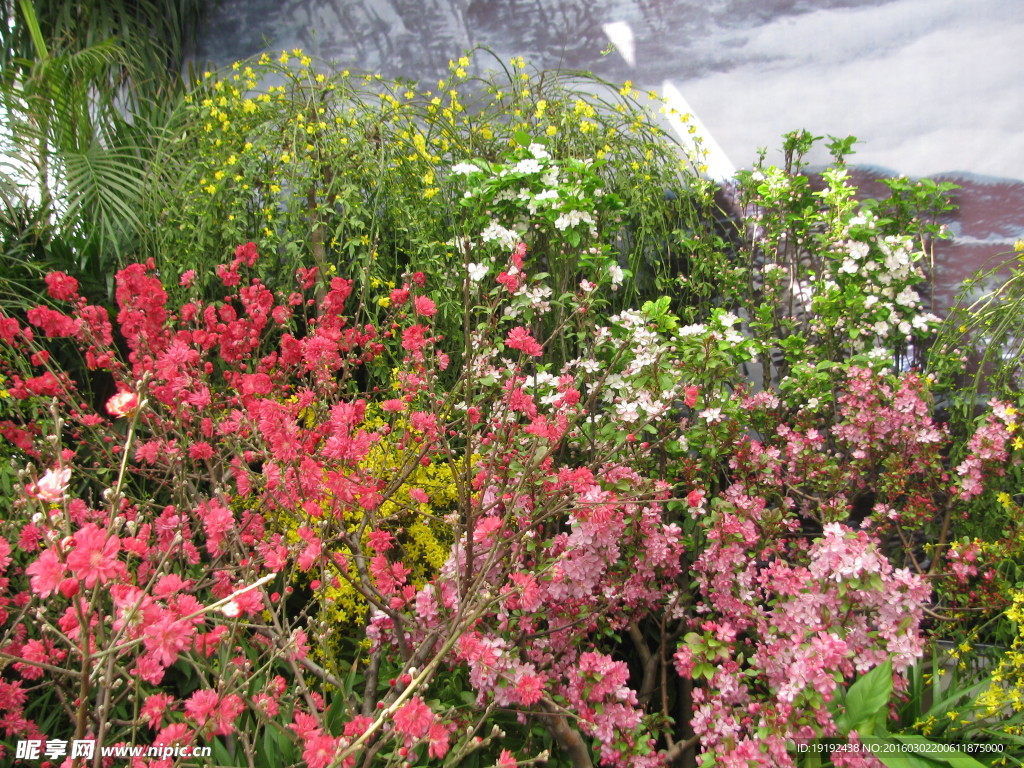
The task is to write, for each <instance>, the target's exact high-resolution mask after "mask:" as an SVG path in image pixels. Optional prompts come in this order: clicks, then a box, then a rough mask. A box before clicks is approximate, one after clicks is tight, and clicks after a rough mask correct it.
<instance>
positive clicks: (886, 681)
mask: <svg viewBox="0 0 1024 768" xmlns="http://www.w3.org/2000/svg"><path fill="white" fill-rule="evenodd" d="M891 697H892V662H890V661H889V660H886V661H885V663H884V664H880V665H879V666H877V667H875V668H874V669H872V670H871V671H870V672H868V673H867V674H865V675H862V676H861V677H859V678H858V679H857V680H856V681H855V682H854V683H853V685H851V686H850V689H849V691H847V693H846V711H845V712H843V714H842V715H841V716H840V720H842V721H843V725H842V726H840V729H841V730H842V731H843V732H849V731H850V730H857V731H858V732H863V733H867V734H870V733H871V731H872V730H873V721H874V720H875V719H876V718H877V717H878V716H879V715H880V714H881V716H882V722H883V723H884V722H885V708H886V706H887V705H888V704H889V699H890V698H891ZM836 725H839V722H838V721H837V723H836ZM844 726H845V727H844ZM865 726H868V727H867V728H865Z"/></svg>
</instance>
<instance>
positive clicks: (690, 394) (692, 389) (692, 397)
mask: <svg viewBox="0 0 1024 768" xmlns="http://www.w3.org/2000/svg"><path fill="white" fill-rule="evenodd" d="M698 394H700V390H699V389H697V387H696V386H694V385H693V384H691V385H690V386H688V387H687V388H686V392H685V394H684V395H683V402H684V403H686V407H687V408H693V406H695V405H696V404H697V395H698Z"/></svg>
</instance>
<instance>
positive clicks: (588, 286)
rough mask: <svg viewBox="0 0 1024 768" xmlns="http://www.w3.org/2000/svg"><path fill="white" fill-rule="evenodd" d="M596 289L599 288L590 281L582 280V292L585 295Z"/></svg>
mask: <svg viewBox="0 0 1024 768" xmlns="http://www.w3.org/2000/svg"><path fill="white" fill-rule="evenodd" d="M595 288H597V286H596V285H595V284H594V283H592V282H590V281H589V280H580V290H581V291H583V292H584V293H590V292H591V291H592V290H594V289H595Z"/></svg>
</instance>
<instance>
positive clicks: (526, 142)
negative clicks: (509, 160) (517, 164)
mask: <svg viewBox="0 0 1024 768" xmlns="http://www.w3.org/2000/svg"><path fill="white" fill-rule="evenodd" d="M513 138H514V139H515V141H516V144H518V145H519V146H520V147H528V146H530V145H531V144H533V143H534V141H533V137H532V136H531V135H530V134H528V133H527V132H526V131H522V130H519V131H516V132H515V134H514V135H513Z"/></svg>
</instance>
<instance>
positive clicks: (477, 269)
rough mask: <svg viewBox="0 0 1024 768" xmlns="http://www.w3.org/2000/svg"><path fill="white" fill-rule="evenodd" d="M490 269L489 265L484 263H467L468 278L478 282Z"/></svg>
mask: <svg viewBox="0 0 1024 768" xmlns="http://www.w3.org/2000/svg"><path fill="white" fill-rule="evenodd" d="M489 271H490V267H489V266H487V265H486V264H470V265H469V279H470V281H471V282H474V283H479V282H480V281H481V280H483V279H484V278H485V277H486V276H487V273H488V272H489Z"/></svg>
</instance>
